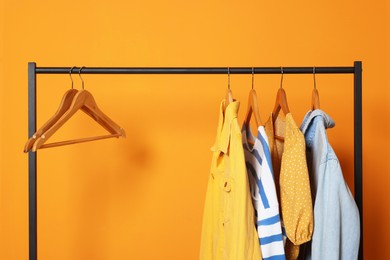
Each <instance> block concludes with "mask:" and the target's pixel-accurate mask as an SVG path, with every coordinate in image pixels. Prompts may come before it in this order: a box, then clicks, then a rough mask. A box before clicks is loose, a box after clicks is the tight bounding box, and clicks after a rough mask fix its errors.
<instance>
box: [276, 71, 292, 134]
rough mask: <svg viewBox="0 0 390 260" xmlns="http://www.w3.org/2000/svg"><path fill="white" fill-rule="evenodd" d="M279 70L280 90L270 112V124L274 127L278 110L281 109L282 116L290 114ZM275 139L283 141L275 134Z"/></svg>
mask: <svg viewBox="0 0 390 260" xmlns="http://www.w3.org/2000/svg"><path fill="white" fill-rule="evenodd" d="M280 69H281V72H282V73H281V74H282V77H281V79H280V88H279V90H278V93H277V94H276V101H275V106H274V110H273V111H272V122H273V125H274V126H275V121H276V119H277V118H278V115H279V111H280V109H282V111H283V114H284V115H287V114H288V113H290V109H289V108H288V104H287V95H286V91H284V89H283V68H280ZM274 130H275V129H274ZM275 138H276V139H279V140H284V138H283V137H281V136H277V135H276V134H275Z"/></svg>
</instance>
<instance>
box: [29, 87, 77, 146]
mask: <svg viewBox="0 0 390 260" xmlns="http://www.w3.org/2000/svg"><path fill="white" fill-rule="evenodd" d="M77 92H78V90H77V89H69V90H68V91H66V92H65V94H64V96H63V97H62V100H61V103H60V105H59V107H58V109H57V111H56V112H55V114H54V115H53V116H52V117H51V118H50V119H49V120H47V121H46V123H45V124H43V125H42V126H41V127H40V128H39V129H38V130H37V131H36V132H35V133H34V134H33V136H32V137H30V138H29V139H28V141H27V142H26V144H25V146H24V152H25V153H27V152H28V151H30V150H31V148H32V147H33V145H34V143H35V141H36V140H37V139H38V138H39V137H40V136H41V135H42V134H43V133H44V132H46V131H47V130H49V129H50V127H52V126H53V125H54V124H55V122H57V121H58V120H59V119H60V118H61V116H62V115H63V114H64V113H65V112H66V111H67V110H68V109H69V107H70V106H71V104H72V101H73V98H74V96H75V95H76V94H77Z"/></svg>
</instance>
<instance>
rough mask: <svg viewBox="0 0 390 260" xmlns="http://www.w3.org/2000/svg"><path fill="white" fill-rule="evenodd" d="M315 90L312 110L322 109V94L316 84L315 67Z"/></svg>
mask: <svg viewBox="0 0 390 260" xmlns="http://www.w3.org/2000/svg"><path fill="white" fill-rule="evenodd" d="M313 78H314V88H313V92H312V94H311V110H315V109H320V94H319V93H318V90H317V84H316V67H313Z"/></svg>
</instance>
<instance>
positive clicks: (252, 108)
mask: <svg viewBox="0 0 390 260" xmlns="http://www.w3.org/2000/svg"><path fill="white" fill-rule="evenodd" d="M253 86H254V71H253V68H252V89H251V90H250V91H249V97H248V109H247V110H246V116H245V120H244V125H245V128H246V129H247V130H248V129H249V128H250V120H251V116H252V114H253V116H254V118H255V121H256V127H257V128H258V127H259V126H260V125H263V123H262V121H261V117H260V112H259V106H258V102H257V95H256V90H255V89H254V88H253Z"/></svg>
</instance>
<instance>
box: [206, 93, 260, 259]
mask: <svg viewBox="0 0 390 260" xmlns="http://www.w3.org/2000/svg"><path fill="white" fill-rule="evenodd" d="M239 104H240V103H239V102H238V101H234V102H232V103H230V104H229V105H228V106H227V108H226V110H225V111H224V107H225V101H222V102H221V106H220V110H219V122H218V129H217V138H216V142H215V144H214V146H213V147H212V148H211V150H212V151H213V157H212V161H211V170H210V176H209V181H208V186H207V193H206V202H205V208H204V213H203V226H202V237H201V247H200V259H201V260H259V259H262V257H261V252H260V246H259V242H258V238H257V233H256V228H255V225H254V223H253V221H254V218H255V217H254V210H253V206H252V200H251V196H250V193H249V184H248V177H247V174H246V167H245V159H244V151H243V147H242V137H241V129H240V126H239V124H238V120H237V113H238V109H239Z"/></svg>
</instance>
